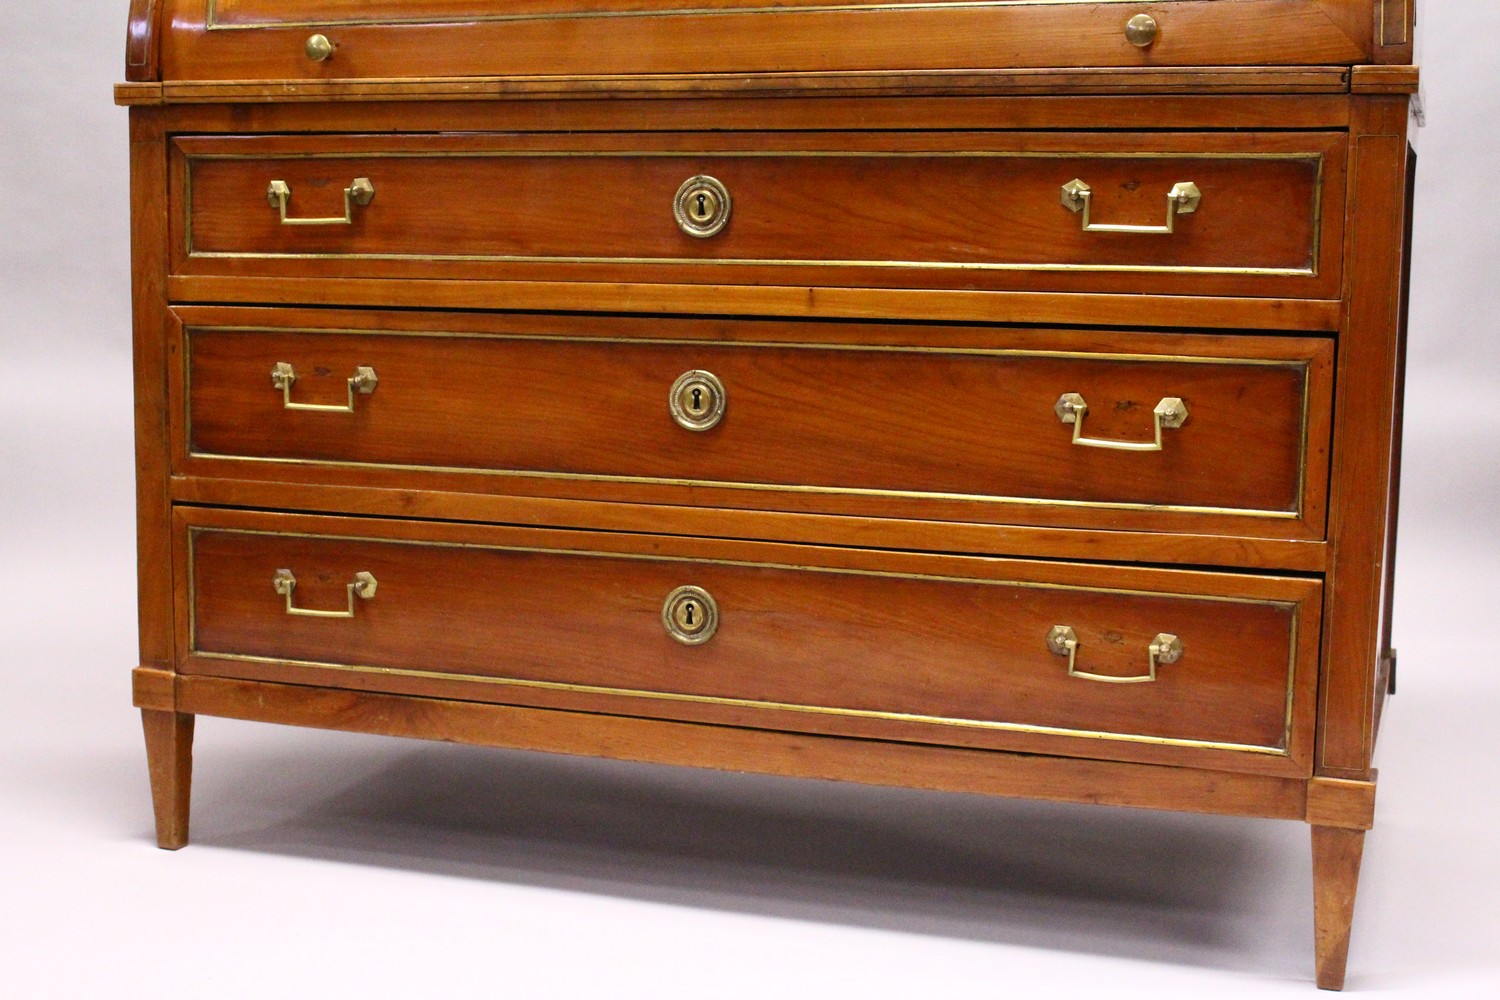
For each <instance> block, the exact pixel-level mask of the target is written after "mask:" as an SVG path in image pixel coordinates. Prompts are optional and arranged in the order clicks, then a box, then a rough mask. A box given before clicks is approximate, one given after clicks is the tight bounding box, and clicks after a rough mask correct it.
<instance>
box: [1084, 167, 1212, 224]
mask: <svg viewBox="0 0 1500 1000" xmlns="http://www.w3.org/2000/svg"><path fill="white" fill-rule="evenodd" d="M1202 202H1203V192H1201V191H1199V190H1198V185H1196V184H1194V183H1193V182H1192V181H1183V182H1181V183H1179V184H1173V185H1172V190H1170V191H1168V192H1167V224H1166V225H1165V226H1116V225H1105V224H1103V223H1096V222H1094V221H1093V220H1092V218H1090V216H1091V214H1092V212H1093V206H1094V189H1093V188H1091V187H1089V186H1088V185H1087V184H1085V183H1084V182H1083V181H1081V180H1071V181H1068V183H1066V184H1064V185H1063V187H1062V204H1063V208H1066V209H1067V210H1068V211H1070V212H1082V213H1083V231H1084V232H1086V233H1137V234H1141V233H1144V234H1148V235H1149V234H1155V235H1158V236H1170V235H1171V234H1172V233H1174V232H1176V231H1177V217H1178V216H1179V215H1192V214H1193V213H1194V212H1196V211H1198V206H1199V205H1200V204H1202Z"/></svg>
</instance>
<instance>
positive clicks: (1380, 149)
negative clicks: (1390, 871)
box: [1315, 95, 1408, 780]
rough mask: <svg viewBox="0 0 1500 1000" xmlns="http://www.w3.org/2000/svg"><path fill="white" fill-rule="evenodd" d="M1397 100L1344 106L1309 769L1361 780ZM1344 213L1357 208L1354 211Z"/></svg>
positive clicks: (1394, 238)
mask: <svg viewBox="0 0 1500 1000" xmlns="http://www.w3.org/2000/svg"><path fill="white" fill-rule="evenodd" d="M1407 102H1408V99H1407V98H1406V97H1405V96H1404V95H1384V96H1362V97H1355V98H1354V99H1353V103H1354V106H1355V114H1354V127H1353V130H1352V135H1351V145H1352V152H1351V170H1350V185H1349V202H1348V208H1347V212H1348V223H1349V229H1348V233H1349V236H1348V239H1349V244H1348V255H1347V264H1346V267H1345V275H1346V277H1345V285H1346V289H1345V291H1346V295H1347V297H1348V300H1349V308H1348V313H1347V318H1346V321H1345V324H1344V329H1343V335H1342V336H1341V337H1340V338H1339V347H1338V351H1339V359H1338V376H1337V378H1338V384H1339V402H1338V403H1337V404H1336V409H1335V413H1334V440H1335V442H1336V443H1335V445H1334V451H1333V489H1332V491H1331V494H1330V504H1329V525H1328V537H1329V542H1330V545H1331V551H1332V553H1333V559H1332V563H1331V565H1330V567H1329V574H1328V590H1327V595H1326V599H1325V600H1326V604H1325V607H1326V609H1327V613H1326V615H1325V618H1324V622H1325V632H1324V639H1323V658H1324V659H1323V665H1324V669H1323V680H1322V692H1321V697H1320V699H1319V725H1318V758H1317V759H1318V766H1317V767H1316V768H1315V773H1316V774H1318V775H1320V776H1325V777H1336V778H1351V779H1356V780H1363V779H1366V778H1368V776H1369V768H1370V763H1371V757H1372V754H1373V752H1374V728H1375V710H1376V690H1375V689H1376V683H1377V675H1378V673H1379V669H1378V668H1379V663H1380V659H1381V656H1382V654H1383V652H1384V651H1383V650H1382V649H1380V648H1379V647H1380V639H1381V627H1380V625H1381V623H1380V618H1381V609H1382V607H1383V600H1382V594H1381V588H1382V584H1383V582H1384V580H1385V574H1384V572H1383V560H1384V559H1385V554H1386V532H1387V516H1386V514H1387V512H1386V503H1387V499H1388V491H1387V489H1386V484H1387V483H1388V481H1389V477H1390V475H1391V471H1392V454H1393V448H1392V445H1393V435H1394V433H1395V427H1396V418H1395V414H1396V409H1397V407H1398V406H1399V405H1400V400H1398V399H1397V398H1396V378H1395V372H1396V368H1397V365H1396V361H1397V355H1398V353H1399V343H1400V338H1399V326H1400V324H1399V311H1400V295H1399V289H1400V287H1401V253H1400V248H1401V246H1402V244H1403V237H1404V233H1405V218H1406V176H1407V171H1406V121H1407ZM1355 206H1358V208H1357V210H1356V208H1355Z"/></svg>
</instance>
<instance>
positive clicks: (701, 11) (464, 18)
mask: <svg viewBox="0 0 1500 1000" xmlns="http://www.w3.org/2000/svg"><path fill="white" fill-rule="evenodd" d="M1078 3H1093V4H1098V3H1137V4H1138V3H1139V0H954V2H951V3H893V4H891V3H887V4H881V3H871V4H853V3H844V4H816V5H811V4H810V5H808V6H795V7H779V6H762V7H748V6H747V7H681V8H671V9H666V10H631V11H612V10H597V11H590V10H583V11H568V12H565V13H553V14H541V13H538V14H468V15H450V16H447V17H444V16H433V15H428V16H425V17H423V16H414V17H386V18H360V17H344V18H328V19H324V20H301V21H248V22H241V23H237V24H236V23H230V24H225V23H223V22H221V21H220V20H219V0H208V16H207V18H206V21H205V27H206V28H207V29H208V30H209V31H247V30H256V29H259V30H264V29H267V28H315V27H322V26H350V27H354V26H358V27H369V28H385V27H395V26H397V25H406V24H435V25H437V24H479V23H485V22H493V21H578V20H593V19H597V18H622V17H692V16H714V15H726V14H801V13H837V12H851V13H863V12H871V13H882V12H890V11H904V10H949V9H985V8H993V7H1051V6H1057V5H1061V4H1078Z"/></svg>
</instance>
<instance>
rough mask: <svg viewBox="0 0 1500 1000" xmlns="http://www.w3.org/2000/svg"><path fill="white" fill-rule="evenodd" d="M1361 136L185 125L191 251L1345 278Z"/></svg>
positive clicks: (334, 260)
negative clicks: (295, 130) (359, 132)
mask: <svg viewBox="0 0 1500 1000" xmlns="http://www.w3.org/2000/svg"><path fill="white" fill-rule="evenodd" d="M1344 147H1345V141H1344V139H1343V137H1342V136H1340V135H1338V134H1334V133H1277V132H1260V133H1257V132H1234V133H1203V134H1195V133H1187V134H1166V133H1151V134H1147V133H1105V134H1098V133H1073V134H1068V133H1061V134H1054V133H1004V132H983V133H917V134H913V133H879V132H869V133H848V132H845V133H837V134H827V133H758V134H706V133H705V134H682V133H657V134H648V133H641V134H604V135H577V136H575V135H478V136H476V135H442V136H437V135H423V136H280V137H278V136H262V137H213V138H209V137H189V138H182V139H179V140H177V141H176V142H175V144H174V147H173V149H174V152H173V162H174V170H173V171H172V178H173V180H172V184H171V200H172V208H171V211H172V226H173V230H174V236H173V241H172V242H173V245H174V247H175V250H174V260H173V269H174V272H175V273H177V274H180V275H197V276H204V275H207V276H252V277H254V276H259V277H266V276H282V277H297V278H308V277H318V276H324V277H339V278H360V277H362V278H428V279H430V278H492V279H517V280H569V281H575V280H576V281H601V282H658V283H688V284H708V285H737V284H738V285H745V284H756V285H783V286H798V285H808V286H818V285H823V286H836V287H888V288H955V289H981V290H983V289H995V290H1001V289H1036V290H1064V291H1106V292H1131V293H1139V292H1180V293H1188V294H1205V295H1219V296H1225V295H1233V296H1262V295H1268V296H1280V297H1296V298H1323V299H1334V298H1337V297H1338V295H1339V289H1340V286H1339V280H1340V253H1341V247H1342V239H1343V234H1342V216H1343V211H1342V205H1343V188H1344V159H1345V155H1344ZM702 311H703V312H714V311H715V302H714V297H713V294H712V292H710V291H705V293H704V297H703V303H702Z"/></svg>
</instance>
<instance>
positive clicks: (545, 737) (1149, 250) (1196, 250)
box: [116, 0, 1417, 988]
mask: <svg viewBox="0 0 1500 1000" xmlns="http://www.w3.org/2000/svg"><path fill="white" fill-rule="evenodd" d="M1412 30H1413V12H1412V8H1411V5H1410V4H1409V3H1407V2H1404V0H1161V2H1155V3H1134V2H1123V0H1121V2H1100V3H1072V2H1064V0H1051V2H1042V0H1038V2H1004V3H981V4H970V3H947V2H932V3H921V4H901V5H888V4H882V3H876V2H868V3H867V2H859V0H855V2H851V3H840V4H823V3H819V2H816V0H796V2H791V3H781V4H777V5H767V4H760V3H757V2H756V0H723V2H722V3H713V4H695V5H674V4H673V3H671V2H670V0H636V2H625V0H528V2H525V3H515V4H507V5H501V4H498V3H495V2H493V0H299V2H297V3H292V4H288V3H284V2H276V3H272V2H270V0H160V2H158V0H134V2H133V3H132V5H131V19H130V32H129V37H128V55H127V77H128V82H126V83H124V84H121V85H120V87H119V88H118V89H117V95H116V96H117V99H118V100H119V101H120V103H122V104H127V105H129V106H130V109H131V110H130V114H131V172H132V227H133V254H134V288H135V297H134V329H135V359H136V421H137V423H136V427H137V436H136V446H137V457H138V472H139V475H138V480H137V485H138V512H139V551H140V563H139V571H140V642H141V650H140V666H139V668H138V669H137V671H136V673H135V702H136V704H137V705H138V706H139V707H140V708H141V710H142V712H143V717H144V720H145V728H146V743H147V751H148V758H149V762H150V770H151V780H152V791H153V795H154V798H155V804H156V817H157V833H158V840H159V842H160V843H161V845H162V846H163V847H169V848H176V847H181V846H182V845H183V844H185V843H186V841H187V830H188V798H189V784H190V775H191V747H192V730H193V719H194V717H195V716H196V715H200V714H202V715H217V716H227V717H233V718H242V719H251V720H259V721H265V722H277V723H286V724H293V725H307V726H319V727H325V728H332V729H346V730H355V731H361V732H373V733H386V734H391V735H400V736H412V737H421V738H432V739H447V740H458V741H463V742H469V743H477V744H487V745H494V746H506V747H519V748H527V749H535V750H547V751H555V752H560V753H570V754H589V755H598V756H606V757H617V758H623V759H631V760H643V761H656V762H665V763H674V764H681V765H689V766H697V767H709V768H720V769H729V770H743V771H756V772H765V773H772V774H785V775H799V776H811V777H820V778H834V779H844V780H853V781H864V782H872V783H879V784H891V785H908V786H913V787H922V788H932V789H945V790H954V791H969V792H984V793H992V794H999V795H1012V796H1025V797H1033V798H1039V799H1050V800H1058V801H1075V802H1097V803H1104V804H1112V805H1123V806H1136V807H1145V808H1158V809H1176V810H1191V811H1200V812H1209V813H1222V814H1228V815H1243V816H1259V817H1276V818H1285V819H1295V820H1300V821H1305V822H1307V823H1308V824H1310V826H1311V830H1312V844H1313V856H1314V875H1315V885H1314V890H1315V891H1314V895H1315V902H1316V914H1317V960H1318V962H1317V970H1318V973H1317V979H1318V983H1319V985H1320V986H1324V987H1328V988H1338V987H1340V986H1341V985H1342V983H1343V980H1344V968H1345V963H1346V958H1347V952H1348V943H1349V928H1350V922H1351V919H1352V915H1353V905H1354V896H1355V886H1356V882H1357V879H1358V871H1359V862H1360V854H1361V848H1362V844H1363V838H1364V833H1365V831H1366V830H1367V829H1369V828H1370V826H1371V825H1372V822H1373V814H1374V795H1375V772H1374V770H1373V769H1372V767H1371V763H1372V754H1373V749H1374V742H1375V734H1376V731H1377V728H1378V723H1379V718H1380V713H1381V708H1382V706H1383V704H1384V700H1385V695H1386V693H1387V691H1388V690H1390V689H1391V688H1392V687H1393V684H1394V669H1395V666H1394V663H1395V658H1394V654H1393V653H1392V652H1391V651H1390V649H1389V634H1390V624H1389V623H1390V607H1389V595H1390V574H1391V571H1392V561H1391V558H1390V556H1391V553H1392V552H1393V551H1394V548H1393V546H1394V537H1395V518H1394V511H1395V502H1394V498H1395V495H1396V486H1397V479H1398V476H1397V472H1398V468H1399V463H1398V455H1399V441H1400V422H1399V410H1400V405H1399V404H1400V395H1401V386H1400V380H1401V358H1402V354H1403V352H1404V344H1403V340H1404V333H1405V331H1404V322H1405V320H1404V310H1405V302H1404V286H1403V275H1404V273H1405V271H1404V269H1405V267H1406V264H1407V261H1406V259H1405V258H1406V249H1405V247H1406V242H1405V236H1406V233H1407V232H1408V227H1409V218H1410V211H1409V201H1408V195H1409V190H1410V183H1411V181H1410V171H1411V163H1412V162H1413V160H1414V158H1413V155H1412V154H1411V153H1410V147H1409V143H1408V135H1407V123H1408V106H1409V103H1410V99H1411V95H1412V94H1413V93H1414V92H1415V90H1416V84H1417V76H1416V70H1415V68H1414V66H1413V65H1412V42H1411V36H1412Z"/></svg>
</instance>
